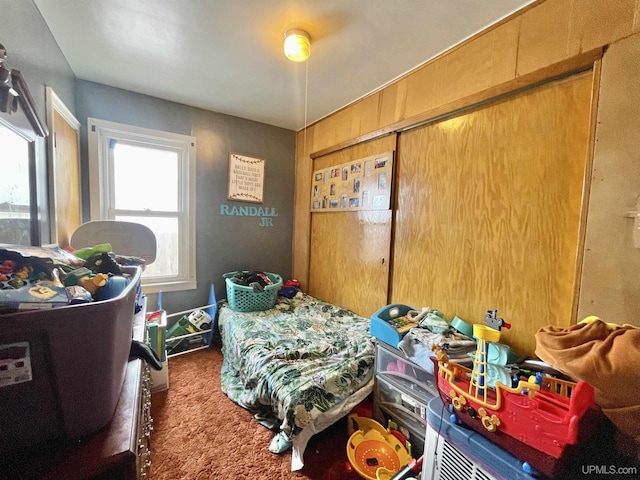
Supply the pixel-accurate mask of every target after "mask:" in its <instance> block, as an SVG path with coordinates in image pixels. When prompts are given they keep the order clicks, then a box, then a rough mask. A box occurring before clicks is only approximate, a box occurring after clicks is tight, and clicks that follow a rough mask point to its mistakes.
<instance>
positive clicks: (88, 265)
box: [0, 244, 144, 314]
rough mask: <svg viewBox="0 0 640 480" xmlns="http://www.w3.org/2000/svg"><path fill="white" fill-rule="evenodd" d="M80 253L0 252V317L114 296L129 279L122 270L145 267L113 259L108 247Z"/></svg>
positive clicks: (50, 250)
mask: <svg viewBox="0 0 640 480" xmlns="http://www.w3.org/2000/svg"><path fill="white" fill-rule="evenodd" d="M83 250H84V251H83V252H81V251H76V252H73V253H71V252H68V251H65V250H62V249H60V248H58V247H52V248H47V247H22V246H20V247H5V248H2V249H0V314H2V313H12V312H16V311H21V310H34V309H41V308H54V307H61V306H67V305H75V304H79V303H89V302H93V301H100V300H108V299H111V298H115V297H117V296H118V295H119V294H120V293H121V292H122V291H123V290H124V289H125V287H126V286H127V285H128V284H129V281H130V278H129V277H128V276H127V274H126V273H124V272H123V270H122V267H124V266H130V265H142V264H144V260H142V259H137V258H131V257H126V258H125V257H118V256H117V255H115V254H113V253H112V252H111V251H110V250H111V246H110V245H108V244H105V245H101V246H99V247H96V248H94V249H83Z"/></svg>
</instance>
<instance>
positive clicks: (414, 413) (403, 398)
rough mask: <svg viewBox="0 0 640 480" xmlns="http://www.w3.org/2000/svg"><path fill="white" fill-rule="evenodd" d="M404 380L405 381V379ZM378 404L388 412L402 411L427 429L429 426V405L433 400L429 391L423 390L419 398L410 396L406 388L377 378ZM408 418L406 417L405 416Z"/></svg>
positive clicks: (376, 394)
mask: <svg viewBox="0 0 640 480" xmlns="http://www.w3.org/2000/svg"><path fill="white" fill-rule="evenodd" d="M403 380H404V379H403ZM376 382H377V385H376V392H375V396H376V404H377V405H379V406H380V407H384V408H386V409H387V410H389V411H391V412H394V411H400V412H403V413H405V414H407V415H408V416H409V417H413V418H414V419H415V420H417V421H418V422H420V423H421V424H422V425H424V426H425V427H426V425H427V404H428V403H429V400H430V399H431V398H433V395H431V394H430V393H429V392H428V391H426V390H422V389H421V390H422V392H421V394H420V396H419V397H417V396H416V395H415V391H414V392H413V395H412V394H410V393H409V392H408V391H407V390H405V389H404V388H401V387H400V388H399V387H397V386H396V385H393V384H391V383H389V382H388V381H386V380H385V378H384V377H381V376H378V377H376ZM405 416H406V415H405Z"/></svg>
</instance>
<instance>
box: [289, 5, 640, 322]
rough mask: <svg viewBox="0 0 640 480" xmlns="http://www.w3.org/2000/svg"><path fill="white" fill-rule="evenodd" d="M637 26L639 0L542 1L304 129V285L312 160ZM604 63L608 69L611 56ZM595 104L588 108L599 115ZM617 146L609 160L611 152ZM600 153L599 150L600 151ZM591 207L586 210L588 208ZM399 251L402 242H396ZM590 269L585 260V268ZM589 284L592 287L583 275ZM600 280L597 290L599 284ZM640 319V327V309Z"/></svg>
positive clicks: (509, 83)
mask: <svg viewBox="0 0 640 480" xmlns="http://www.w3.org/2000/svg"><path fill="white" fill-rule="evenodd" d="M638 32H640V0H617V1H615V2H611V1H607V0H581V1H575V0H546V1H539V2H536V3H534V4H532V5H531V6H530V7H529V8H527V9H526V10H524V11H521V12H519V13H517V14H515V15H513V16H512V17H510V18H507V19H505V20H504V21H503V22H501V23H499V24H498V25H495V26H494V27H491V28H490V29H488V30H486V31H484V32H481V33H480V34H478V35H476V36H475V37H474V38H472V39H470V40H469V41H467V42H465V43H463V44H461V45H459V46H457V47H455V48H453V49H452V50H450V51H448V52H445V53H444V54H442V55H440V56H439V57H437V58H435V59H433V60H432V61H430V62H428V63H426V64H425V65H423V66H422V67H420V68H419V69H417V70H415V71H413V72H411V73H409V74H407V75H406V76H404V77H403V78H400V79H399V80H397V81H396V82H394V83H393V84H391V85H388V86H387V87H385V88H383V89H381V90H379V91H377V92H374V93H372V94H371V95H369V96H368V97H365V98H363V99H361V100H359V101H357V102H354V103H353V104H350V105H349V106H347V107H345V108H344V109H342V110H340V111H338V112H336V113H334V114H332V115H331V116H329V117H327V118H325V119H322V120H320V121H318V122H316V123H315V124H313V125H311V126H309V127H308V128H307V129H305V130H304V131H300V132H299V133H298V142H297V156H296V196H295V199H296V200H295V201H296V205H295V210H294V225H295V232H294V237H295V238H294V258H293V261H294V265H293V267H294V268H293V271H294V275H295V276H296V277H297V278H298V279H300V280H301V281H302V283H303V286H308V282H309V278H310V268H313V267H310V261H311V241H310V233H311V214H310V212H309V209H308V201H309V198H310V193H311V192H310V189H311V172H312V169H313V167H312V163H313V161H314V160H312V159H313V158H317V157H319V156H324V155H326V154H329V153H332V152H335V151H339V150H341V149H344V148H347V147H350V146H352V145H355V144H358V143H361V142H364V141H369V140H371V139H374V138H377V137H379V136H381V135H386V134H388V133H392V132H401V131H403V130H404V129H406V128H412V127H414V126H415V125H418V124H421V123H428V122H432V121H435V120H436V119H438V118H440V117H442V116H446V115H448V114H450V113H451V112H461V111H463V110H464V109H469V108H472V109H473V108H476V107H477V106H479V105H481V104H483V103H486V102H488V101H492V100H494V99H498V98H501V97H502V96H504V95H509V94H511V93H512V92H516V91H518V90H519V89H521V88H523V87H529V86H531V85H534V84H538V83H540V82H545V81H548V80H550V79H553V78H556V77H559V76H563V75H567V74H568V73H570V72H576V71H580V70H585V69H590V68H593V66H594V65H598V63H599V60H600V59H601V58H603V55H604V56H605V60H606V55H608V52H607V53H604V52H605V50H606V48H607V47H609V46H610V45H612V44H614V43H616V42H624V41H626V40H624V39H626V38H627V37H631V36H633V35H634V34H636V33H638ZM603 64H604V65H605V67H603V68H604V69H606V64H607V62H606V61H604V62H603ZM596 71H597V69H596ZM597 80H598V79H596V81H595V82H594V85H595V87H594V88H595V90H594V92H593V97H594V98H595V99H596V100H597V99H598V96H599V94H601V92H600V91H599V90H598V88H599V83H598V81H597ZM595 105H596V103H594V110H593V111H592V112H590V113H589V114H587V115H588V116H589V115H591V116H590V119H591V120H592V121H593V118H594V113H595V112H596V111H595ZM540 141H541V142H544V139H543V138H541V139H540ZM591 141H593V139H591ZM616 148H620V147H616V146H611V149H612V151H613V154H614V155H615V150H616ZM612 151H609V152H608V155H607V158H611V154H612ZM622 153H623V152H622ZM595 154H596V156H597V155H598V151H597V150H596V151H595ZM596 160H597V158H596ZM594 208H598V207H596V206H594V204H593V202H592V201H591V202H590V204H589V212H591V211H592V210H594ZM599 208H601V209H602V210H603V215H606V214H612V212H610V211H609V210H608V209H607V208H606V207H602V206H600V207H599ZM604 212H606V213H604ZM586 213H587V211H586V210H583V212H582V214H583V215H585V214H586ZM394 228H395V227H394ZM584 228H585V226H584V223H583V224H582V225H581V227H580V229H582V231H584ZM397 233H398V232H396V234H397ZM611 235H612V234H611V233H610V234H609V236H611ZM587 236H588V232H587ZM392 240H393V239H392ZM572 248H573V249H576V251H577V249H580V248H581V246H580V245H579V244H576V243H575V242H574V244H573V245H572ZM393 249H397V248H396V247H395V246H394V245H393V244H392V250H393ZM566 251H569V249H567V250H566ZM579 270H580V267H579V266H578V267H576V271H575V272H573V273H574V274H575V275H576V276H577V275H579V274H580V271H579ZM587 270H589V269H588V268H587V266H585V272H586V271H587ZM485 271H486V269H485ZM397 281H398V277H397V275H396V274H395V273H394V274H393V276H392V279H391V289H390V290H391V291H392V292H395V293H393V295H394V296H395V294H396V293H397V292H398V290H397V285H396V282H397ZM582 283H583V285H585V283H584V280H583V282H582ZM575 284H576V282H575V281H572V282H571V287H568V288H576V286H575ZM597 284H598V282H596V283H595V285H592V288H597ZM565 288H567V287H565ZM576 293H577V292H576ZM482 308H484V305H483V306H482ZM585 311H587V310H585ZM505 315H506V312H505ZM612 320H613V321H615V319H612ZM635 323H638V324H639V325H640V315H638V316H637V318H636V322H635ZM529 333H531V332H529Z"/></svg>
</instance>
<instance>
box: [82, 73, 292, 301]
mask: <svg viewBox="0 0 640 480" xmlns="http://www.w3.org/2000/svg"><path fill="white" fill-rule="evenodd" d="M76 114H77V115H76V117H77V118H78V120H79V121H80V123H81V124H82V125H83V131H82V135H81V138H82V146H81V148H82V159H83V166H86V159H87V132H86V125H87V118H89V117H92V118H98V119H101V120H107V121H112V122H120V123H125V124H128V125H135V126H138V127H144V128H151V129H155V130H163V131H168V132H173V133H180V134H184V135H193V136H194V137H196V146H197V149H196V157H197V160H196V172H197V183H196V192H197V195H196V197H197V200H196V202H197V205H196V224H197V232H196V233H197V235H196V242H197V252H196V263H197V281H198V289H197V290H196V291H184V292H165V293H163V296H162V298H163V307H164V309H165V310H167V312H168V313H172V312H177V311H182V310H187V309H190V308H195V307H197V306H201V305H206V303H207V301H208V295H209V289H210V286H211V284H212V283H213V284H214V286H215V291H216V296H217V298H218V299H220V298H224V297H225V296H226V293H225V289H224V282H223V280H222V274H223V273H225V272H229V271H234V270H251V269H259V270H264V271H268V272H275V273H278V274H280V275H282V277H283V278H285V279H287V278H290V276H291V262H292V232H293V193H294V192H293V189H294V173H295V168H294V151H295V132H294V131H292V130H285V129H282V128H277V127H273V126H270V125H266V124H262V123H257V122H254V121H250V120H243V119H241V118H237V117H232V116H229V115H223V114H219V113H214V112H209V111H206V110H201V109H198V108H193V107H189V106H186V105H181V104H177V103H173V102H168V101H165V100H160V99H157V98H154V97H149V96H145V95H140V94H137V93H133V92H130V91H127V90H121V89H117V88H112V87H107V86H105V85H101V84H96V83H93V82H87V81H83V80H78V81H77V82H76ZM229 152H235V153H239V154H241V155H247V156H250V157H257V158H263V159H265V160H266V162H265V184H264V203H262V204H260V205H257V204H250V203H244V202H232V201H228V200H227V176H228V165H229ZM86 175H87V169H86V168H85V169H83V182H82V183H83V185H84V186H85V189H86V188H87V187H88V185H89V182H88V177H87V176H86ZM135 180H136V179H132V188H139V189H140V190H141V192H144V189H145V188H162V186H161V185H148V184H146V183H145V180H144V179H137V182H136V183H134V182H135ZM83 198H84V199H85V201H84V203H85V204H87V202H88V191H86V190H85V191H84V192H83ZM222 205H227V206H228V208H227V209H226V210H228V211H233V208H232V207H233V206H238V207H239V206H261V207H263V208H269V209H275V212H276V213H277V217H273V218H272V223H273V226H261V223H262V222H261V221H262V219H261V217H252V216H232V215H221V213H220V212H221V206H222ZM87 212H88V210H87V211H86V212H85V213H87ZM150 301H151V307H153V308H155V306H156V304H155V303H154V302H155V296H150Z"/></svg>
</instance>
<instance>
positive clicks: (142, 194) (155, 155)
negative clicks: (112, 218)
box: [111, 141, 179, 212]
mask: <svg viewBox="0 0 640 480" xmlns="http://www.w3.org/2000/svg"><path fill="white" fill-rule="evenodd" d="M111 144H112V145H111V147H112V148H111V150H112V151H111V155H112V156H113V185H114V189H115V208H116V209H118V210H153V211H166V212H176V211H177V210H178V174H179V172H178V153H177V152H176V151H173V150H163V149H159V148H153V147H147V146H139V145H132V144H128V143H124V142H122V141H112V142H111ZM140 184H143V185H145V186H146V187H148V188H144V189H142V191H140V190H139V189H138V188H134V185H135V186H138V185H140Z"/></svg>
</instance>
